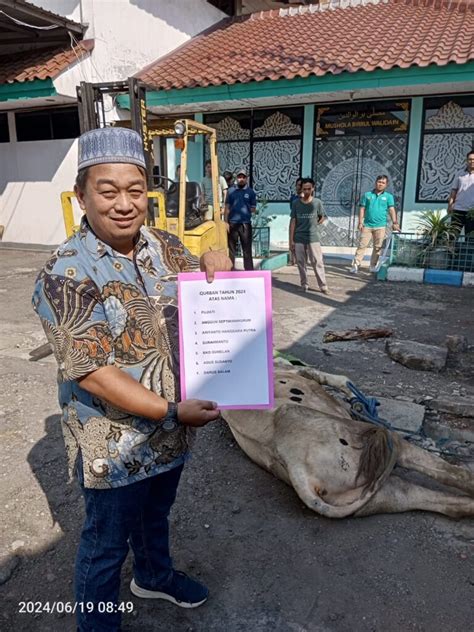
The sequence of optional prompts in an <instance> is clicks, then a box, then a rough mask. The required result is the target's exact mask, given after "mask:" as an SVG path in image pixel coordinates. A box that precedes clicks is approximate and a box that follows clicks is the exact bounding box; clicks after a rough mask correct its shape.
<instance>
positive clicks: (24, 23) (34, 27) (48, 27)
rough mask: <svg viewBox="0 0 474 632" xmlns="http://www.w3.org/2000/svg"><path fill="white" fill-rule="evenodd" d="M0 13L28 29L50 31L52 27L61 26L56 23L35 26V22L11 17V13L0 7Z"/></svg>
mask: <svg viewBox="0 0 474 632" xmlns="http://www.w3.org/2000/svg"><path fill="white" fill-rule="evenodd" d="M0 13H1V14H2V15H4V16H5V17H7V18H8V19H10V20H11V21H12V22H15V24H18V26H26V27H28V28H30V29H38V31H51V30H53V29H59V28H61V27H60V26H59V25H58V24H51V25H50V26H37V25H36V24H28V23H27V22H22V21H21V20H17V18H14V17H12V16H11V15H8V13H5V11H2V10H1V9H0Z"/></svg>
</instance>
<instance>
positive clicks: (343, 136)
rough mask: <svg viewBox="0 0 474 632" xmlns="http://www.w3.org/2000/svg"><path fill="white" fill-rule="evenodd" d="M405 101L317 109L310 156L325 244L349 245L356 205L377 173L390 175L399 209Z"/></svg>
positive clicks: (404, 150) (353, 239)
mask: <svg viewBox="0 0 474 632" xmlns="http://www.w3.org/2000/svg"><path fill="white" fill-rule="evenodd" d="M408 109H409V108H408V103H397V104H393V103H390V104H385V103H384V104H383V106H380V105H379V104H376V105H375V107H374V106H373V105H370V106H365V105H364V104H357V107H356V108H351V110H350V111H348V109H347V106H333V107H332V108H319V110H318V118H317V126H316V142H315V156H314V179H315V182H316V196H317V197H319V198H320V199H321V200H322V202H323V204H324V207H325V209H326V213H327V215H328V220H329V221H328V222H326V223H325V224H324V227H323V230H322V243H323V245H326V246H353V245H354V244H355V242H356V239H357V224H358V211H359V202H360V199H361V197H362V195H363V194H364V193H365V192H366V191H370V190H371V189H372V188H373V186H374V182H375V179H376V177H377V176H378V175H382V174H386V175H388V177H389V187H388V190H389V191H390V192H391V193H393V195H394V197H395V203H396V207H397V210H400V209H401V206H402V200H403V187H404V180H405V165H406V153H407V140H408V135H407V131H408Z"/></svg>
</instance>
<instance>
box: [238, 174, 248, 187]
mask: <svg viewBox="0 0 474 632" xmlns="http://www.w3.org/2000/svg"><path fill="white" fill-rule="evenodd" d="M246 184H247V176H245V175H244V174H243V173H238V174H237V186H238V187H240V188H241V189H243V188H244V186H245V185H246Z"/></svg>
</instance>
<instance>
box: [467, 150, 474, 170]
mask: <svg viewBox="0 0 474 632" xmlns="http://www.w3.org/2000/svg"><path fill="white" fill-rule="evenodd" d="M467 170H468V171H469V172H473V171H474V153H473V154H469V156H468V157H467Z"/></svg>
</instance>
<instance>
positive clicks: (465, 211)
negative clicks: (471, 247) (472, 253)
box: [448, 150, 474, 238]
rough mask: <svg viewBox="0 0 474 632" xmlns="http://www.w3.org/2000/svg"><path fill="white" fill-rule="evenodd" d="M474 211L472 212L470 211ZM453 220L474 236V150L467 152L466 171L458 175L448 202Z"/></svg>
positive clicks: (466, 232) (467, 233)
mask: <svg viewBox="0 0 474 632" xmlns="http://www.w3.org/2000/svg"><path fill="white" fill-rule="evenodd" d="M469 211H472V213H469ZM448 213H449V214H450V215H452V218H453V222H456V224H458V226H460V228H463V227H464V232H465V234H466V237H467V236H468V235H469V234H471V235H470V236H471V238H472V237H474V235H473V234H472V233H474V150H472V151H470V152H469V153H468V154H467V161H466V173H465V174H463V175H462V176H457V178H456V180H455V181H454V184H453V188H452V191H451V195H450V197H449V202H448Z"/></svg>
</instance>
